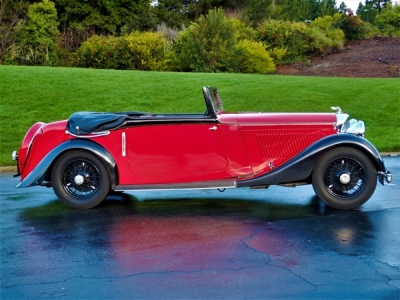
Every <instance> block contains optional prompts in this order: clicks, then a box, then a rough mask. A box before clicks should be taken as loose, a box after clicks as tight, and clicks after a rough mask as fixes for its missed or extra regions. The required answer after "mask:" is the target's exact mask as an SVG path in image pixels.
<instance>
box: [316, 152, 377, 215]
mask: <svg viewBox="0 0 400 300" xmlns="http://www.w3.org/2000/svg"><path fill="white" fill-rule="evenodd" d="M376 182H377V173H376V169H375V167H374V165H373V164H372V162H371V161H370V159H369V158H368V157H367V156H366V155H365V154H364V153H362V152H360V151H358V150H356V149H353V148H348V147H341V148H337V149H334V150H331V151H329V152H328V153H326V154H325V155H324V156H322V158H321V159H320V160H319V161H318V163H317V165H316V167H315V168H314V171H313V175H312V185H313V188H314V191H315V193H316V194H317V196H318V197H319V198H320V199H321V200H322V201H323V202H325V203H326V204H327V205H329V206H331V207H333V208H337V209H353V208H357V207H358V206H360V205H362V204H363V203H365V202H366V201H367V200H368V199H369V198H370V197H371V196H372V194H373V193H374V191H375V187H376Z"/></svg>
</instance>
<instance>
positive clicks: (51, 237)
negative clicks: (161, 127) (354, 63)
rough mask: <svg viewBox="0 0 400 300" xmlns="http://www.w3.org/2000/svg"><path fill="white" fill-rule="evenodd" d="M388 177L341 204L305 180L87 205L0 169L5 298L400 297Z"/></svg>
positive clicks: (397, 167) (393, 161) (394, 207)
mask: <svg viewBox="0 0 400 300" xmlns="http://www.w3.org/2000/svg"><path fill="white" fill-rule="evenodd" d="M399 162H400V158H399V157H391V158H385V163H386V164H387V167H388V169H389V170H390V171H391V172H392V173H393V174H394V180H393V185H390V186H388V187H384V188H383V187H380V186H378V187H377V190H376V192H375V194H374V195H373V197H372V198H371V199H370V200H369V201H368V202H367V203H366V204H364V205H363V206H362V207H361V208H360V209H359V210H353V211H338V210H333V209H329V208H327V207H326V206H325V205H324V204H322V203H320V202H319V201H318V199H316V197H315V195H314V192H313V190H312V188H311V187H310V186H302V187H297V188H283V187H271V188H270V189H268V190H249V189H237V190H226V191H225V192H224V193H220V192H218V191H214V190H206V191H184V192H182V191H181V192H161V191H160V192H138V193H129V194H128V193H124V194H119V195H114V196H111V197H109V198H108V199H107V200H106V201H105V202H104V203H103V204H102V205H100V206H99V207H97V208H95V209H91V210H73V209H70V208H68V207H66V206H65V205H63V204H62V203H61V202H60V201H59V200H57V199H56V198H55V196H54V193H53V192H52V190H51V189H45V188H42V187H37V188H31V189H20V190H16V189H15V185H16V183H17V182H18V179H13V178H12V174H10V173H2V174H0V193H1V195H0V197H1V204H2V205H1V215H2V218H1V221H0V222H1V260H2V261H1V271H2V276H1V298H2V299H12V298H15V299H16V298H18V299H26V298H35V299H49V298H66V299H70V298H74V299H95V298H96V299H105V298H107V299H110V298H112V299H116V298H129V299H143V298H147V299H149V298H152V299H154V298H159V299H187V298H191V299H193V298H203V299H204V298H225V299H227V298H229V299H231V298H297V299H299V298H318V299H323V298H325V299H326V298H330V299H331V298H337V299H340V298H342V299H348V298H379V299H383V298H384V299H399V296H400V293H399V291H400V280H399V275H400V271H399V267H400V254H399V251H398V248H399V245H400V221H399V214H400V201H399V200H400V193H399V185H398V182H399V179H398V176H396V174H400V163H399Z"/></svg>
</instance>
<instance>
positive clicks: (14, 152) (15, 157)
mask: <svg viewBox="0 0 400 300" xmlns="http://www.w3.org/2000/svg"><path fill="white" fill-rule="evenodd" d="M11 159H12V160H18V153H17V151H15V150H14V151H13V152H12V154H11Z"/></svg>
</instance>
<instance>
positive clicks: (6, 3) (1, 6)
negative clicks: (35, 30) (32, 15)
mask: <svg viewBox="0 0 400 300" xmlns="http://www.w3.org/2000/svg"><path fill="white" fill-rule="evenodd" d="M27 12H28V3H27V2H25V1H12V0H1V1H0V64H1V63H2V62H3V59H4V55H5V53H6V50H7V48H9V47H11V46H12V45H13V43H14V42H15V40H16V39H17V36H18V33H19V32H20V31H21V28H22V27H21V26H20V23H21V22H23V20H24V18H26V14H27Z"/></svg>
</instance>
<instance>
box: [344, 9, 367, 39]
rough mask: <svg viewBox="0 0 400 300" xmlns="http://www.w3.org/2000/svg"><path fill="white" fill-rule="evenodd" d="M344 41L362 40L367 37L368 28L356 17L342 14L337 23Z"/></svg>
mask: <svg viewBox="0 0 400 300" xmlns="http://www.w3.org/2000/svg"><path fill="white" fill-rule="evenodd" d="M337 25H338V26H339V28H340V29H342V30H343V32H344V34H345V37H346V40H353V41H357V40H363V39H365V38H367V37H368V36H369V28H370V27H369V26H368V25H367V24H366V23H365V22H364V21H363V20H361V19H360V18H359V17H358V16H354V15H346V14H342V15H341V17H340V19H339V20H338V22H337Z"/></svg>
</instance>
